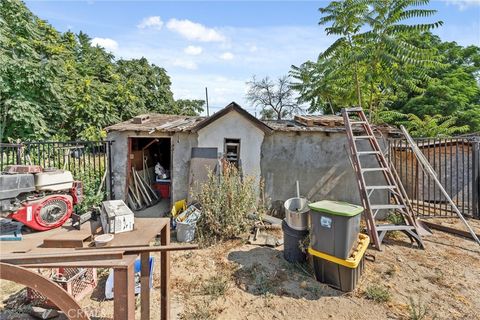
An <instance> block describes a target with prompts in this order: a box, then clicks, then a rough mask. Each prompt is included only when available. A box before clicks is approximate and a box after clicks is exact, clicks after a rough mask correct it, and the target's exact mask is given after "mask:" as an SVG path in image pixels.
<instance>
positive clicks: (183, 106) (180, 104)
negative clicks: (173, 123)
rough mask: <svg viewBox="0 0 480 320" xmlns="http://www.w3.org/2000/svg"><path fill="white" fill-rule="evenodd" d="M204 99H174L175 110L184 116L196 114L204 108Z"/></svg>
mask: <svg viewBox="0 0 480 320" xmlns="http://www.w3.org/2000/svg"><path fill="white" fill-rule="evenodd" d="M204 106H205V100H189V99H179V100H176V101H175V112H176V113H178V114H182V115H186V116H198V115H199V114H200V113H202V111H203V110H204Z"/></svg>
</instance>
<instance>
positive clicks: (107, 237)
mask: <svg viewBox="0 0 480 320" xmlns="http://www.w3.org/2000/svg"><path fill="white" fill-rule="evenodd" d="M94 240H95V246H97V247H103V246H105V245H106V244H107V243H109V242H110V241H112V240H113V234H111V233H106V234H101V235H99V236H96V237H95V238H94Z"/></svg>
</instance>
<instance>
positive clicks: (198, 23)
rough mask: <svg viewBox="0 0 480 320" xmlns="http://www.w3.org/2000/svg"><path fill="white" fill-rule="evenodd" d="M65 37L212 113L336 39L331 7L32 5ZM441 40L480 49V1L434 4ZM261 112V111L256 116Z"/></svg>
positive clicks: (210, 3) (209, 3)
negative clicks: (162, 74) (164, 82)
mask: <svg viewBox="0 0 480 320" xmlns="http://www.w3.org/2000/svg"><path fill="white" fill-rule="evenodd" d="M26 4H27V6H28V8H29V9H30V10H32V11H33V12H34V13H35V14H36V15H37V16H39V17H40V18H42V19H45V20H47V21H48V22H50V23H51V24H53V26H55V27H56V28H57V29H58V30H60V31H67V30H71V31H73V32H79V31H84V32H86V33H87V34H89V35H90V36H91V37H92V38H93V39H94V40H93V41H94V42H95V43H98V44H99V45H101V46H103V47H105V48H106V49H107V50H110V51H112V52H113V53H114V54H115V56H116V57H118V58H120V57H123V58H140V57H142V56H145V57H146V58H148V59H149V60H150V61H151V62H153V63H155V64H157V65H159V66H162V67H164V68H165V69H166V70H167V72H168V74H169V75H170V77H171V80H172V90H173V93H174V96H175V98H177V99H178V98H189V99H204V97H205V87H208V91H209V102H210V106H211V110H212V111H216V110H218V109H220V108H221V107H223V106H225V105H226V104H227V103H229V102H230V101H237V102H238V103H240V104H241V105H243V106H244V107H245V108H247V109H248V110H249V111H250V112H252V113H254V112H255V110H254V108H253V107H251V106H249V105H248V103H246V102H245V100H244V95H245V91H246V82H247V81H248V80H249V79H250V78H251V77H252V75H257V77H264V76H267V75H268V76H270V77H278V76H281V75H283V74H286V73H288V71H289V69H290V66H291V65H292V64H294V65H299V64H300V63H302V62H304V61H306V60H308V59H311V60H314V59H316V57H317V55H318V54H319V53H320V52H321V51H322V50H324V49H325V48H326V47H328V45H329V44H331V43H332V41H333V40H334V39H332V38H331V37H328V36H326V35H325V33H324V31H323V27H320V26H318V25H317V23H318V20H319V17H320V14H319V12H318V8H319V7H322V6H326V5H327V4H328V1H304V2H300V1H296V2H289V1H279V2H277V1H262V2H256V1H242V2H240V1H236V2H234V1H192V2H186V1H41V0H36V1H26ZM429 7H431V8H434V9H437V10H438V14H437V15H436V16H435V17H434V18H429V20H431V21H433V20H443V21H444V26H443V27H441V28H440V29H438V30H436V31H435V33H437V34H438V35H440V36H441V38H442V39H444V40H448V41H457V42H458V43H459V44H461V45H470V44H475V45H480V0H444V1H438V0H437V1H431V3H430V5H429ZM257 111H258V110H257Z"/></svg>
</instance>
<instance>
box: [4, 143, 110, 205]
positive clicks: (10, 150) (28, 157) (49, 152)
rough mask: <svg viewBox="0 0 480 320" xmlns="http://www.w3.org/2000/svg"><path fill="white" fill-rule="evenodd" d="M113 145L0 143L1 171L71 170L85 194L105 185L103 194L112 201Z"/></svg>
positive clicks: (95, 191)
mask: <svg viewBox="0 0 480 320" xmlns="http://www.w3.org/2000/svg"><path fill="white" fill-rule="evenodd" d="M111 144H112V142H111V141H68V142H60V141H41V142H24V143H21V144H8V143H0V171H3V170H4V169H5V167H6V166H8V165H12V164H24V165H40V166H42V167H43V168H57V169H63V170H68V171H71V172H72V174H73V176H74V178H75V179H76V180H80V181H82V182H83V184H84V192H85V193H87V194H96V193H97V192H98V190H99V188H100V185H102V183H103V182H104V183H105V187H103V190H102V192H104V194H105V196H108V197H109V198H113V196H112V194H111V191H112V182H111V179H110V177H111V166H110V163H111V158H110V154H111V153H110V149H111ZM107 193H108V194H107Z"/></svg>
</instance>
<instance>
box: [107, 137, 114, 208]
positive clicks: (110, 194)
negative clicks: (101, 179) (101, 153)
mask: <svg viewBox="0 0 480 320" xmlns="http://www.w3.org/2000/svg"><path fill="white" fill-rule="evenodd" d="M112 143H113V141H110V140H108V141H107V159H108V160H107V161H108V182H109V183H108V186H109V190H108V200H112V199H115V195H114V193H113V176H112V148H111V147H112Z"/></svg>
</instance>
